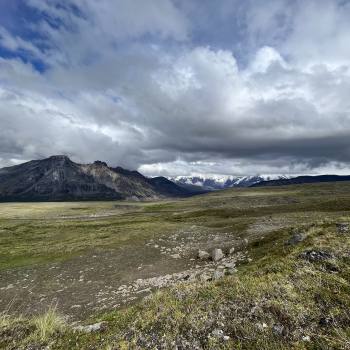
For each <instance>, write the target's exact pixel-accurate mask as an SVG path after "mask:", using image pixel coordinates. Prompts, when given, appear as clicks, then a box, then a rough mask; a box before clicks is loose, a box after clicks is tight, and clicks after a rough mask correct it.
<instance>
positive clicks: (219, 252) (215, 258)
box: [211, 248, 224, 261]
mask: <svg viewBox="0 0 350 350" xmlns="http://www.w3.org/2000/svg"><path fill="white" fill-rule="evenodd" d="M223 257H224V253H223V252H222V250H221V249H218V248H215V249H214V250H213V252H212V253H211V258H212V259H213V261H219V260H221V259H222V258H223Z"/></svg>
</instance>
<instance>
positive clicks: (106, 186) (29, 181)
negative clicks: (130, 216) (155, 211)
mask: <svg viewBox="0 0 350 350" xmlns="http://www.w3.org/2000/svg"><path fill="white" fill-rule="evenodd" d="M189 194H192V193H191V191H189V190H186V189H184V188H181V187H179V186H177V185H176V184H174V183H172V182H171V181H169V180H167V179H165V178H155V179H149V178H146V177H144V176H143V175H141V174H140V173H138V172H137V171H128V170H125V169H123V168H120V167H117V168H112V167H108V166H107V164H106V163H104V162H100V161H96V162H94V163H93V164H77V163H74V162H73V161H71V160H70V159H69V158H68V157H67V156H61V155H59V156H52V157H49V158H46V159H42V160H33V161H30V162H27V163H23V164H20V165H16V166H12V167H7V168H2V169H0V201H62V200H111V199H125V198H132V199H157V198H162V197H176V196H186V195H189Z"/></svg>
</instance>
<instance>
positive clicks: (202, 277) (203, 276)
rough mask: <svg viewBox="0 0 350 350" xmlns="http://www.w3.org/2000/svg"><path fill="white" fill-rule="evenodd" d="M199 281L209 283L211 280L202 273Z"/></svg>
mask: <svg viewBox="0 0 350 350" xmlns="http://www.w3.org/2000/svg"><path fill="white" fill-rule="evenodd" d="M199 279H200V281H202V282H207V281H210V280H211V279H212V278H211V277H210V276H209V275H207V274H205V273H203V274H202V275H200V276H199Z"/></svg>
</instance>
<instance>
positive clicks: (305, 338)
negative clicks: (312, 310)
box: [302, 335, 311, 341]
mask: <svg viewBox="0 0 350 350" xmlns="http://www.w3.org/2000/svg"><path fill="white" fill-rule="evenodd" d="M302 340H303V341H310V340H311V338H310V337H309V336H308V335H305V336H303V337H302Z"/></svg>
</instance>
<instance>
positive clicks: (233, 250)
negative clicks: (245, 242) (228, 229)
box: [228, 247, 235, 255]
mask: <svg viewBox="0 0 350 350" xmlns="http://www.w3.org/2000/svg"><path fill="white" fill-rule="evenodd" d="M234 252H235V247H232V248H230V250H229V252H228V253H229V254H230V255H232V254H234Z"/></svg>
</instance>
